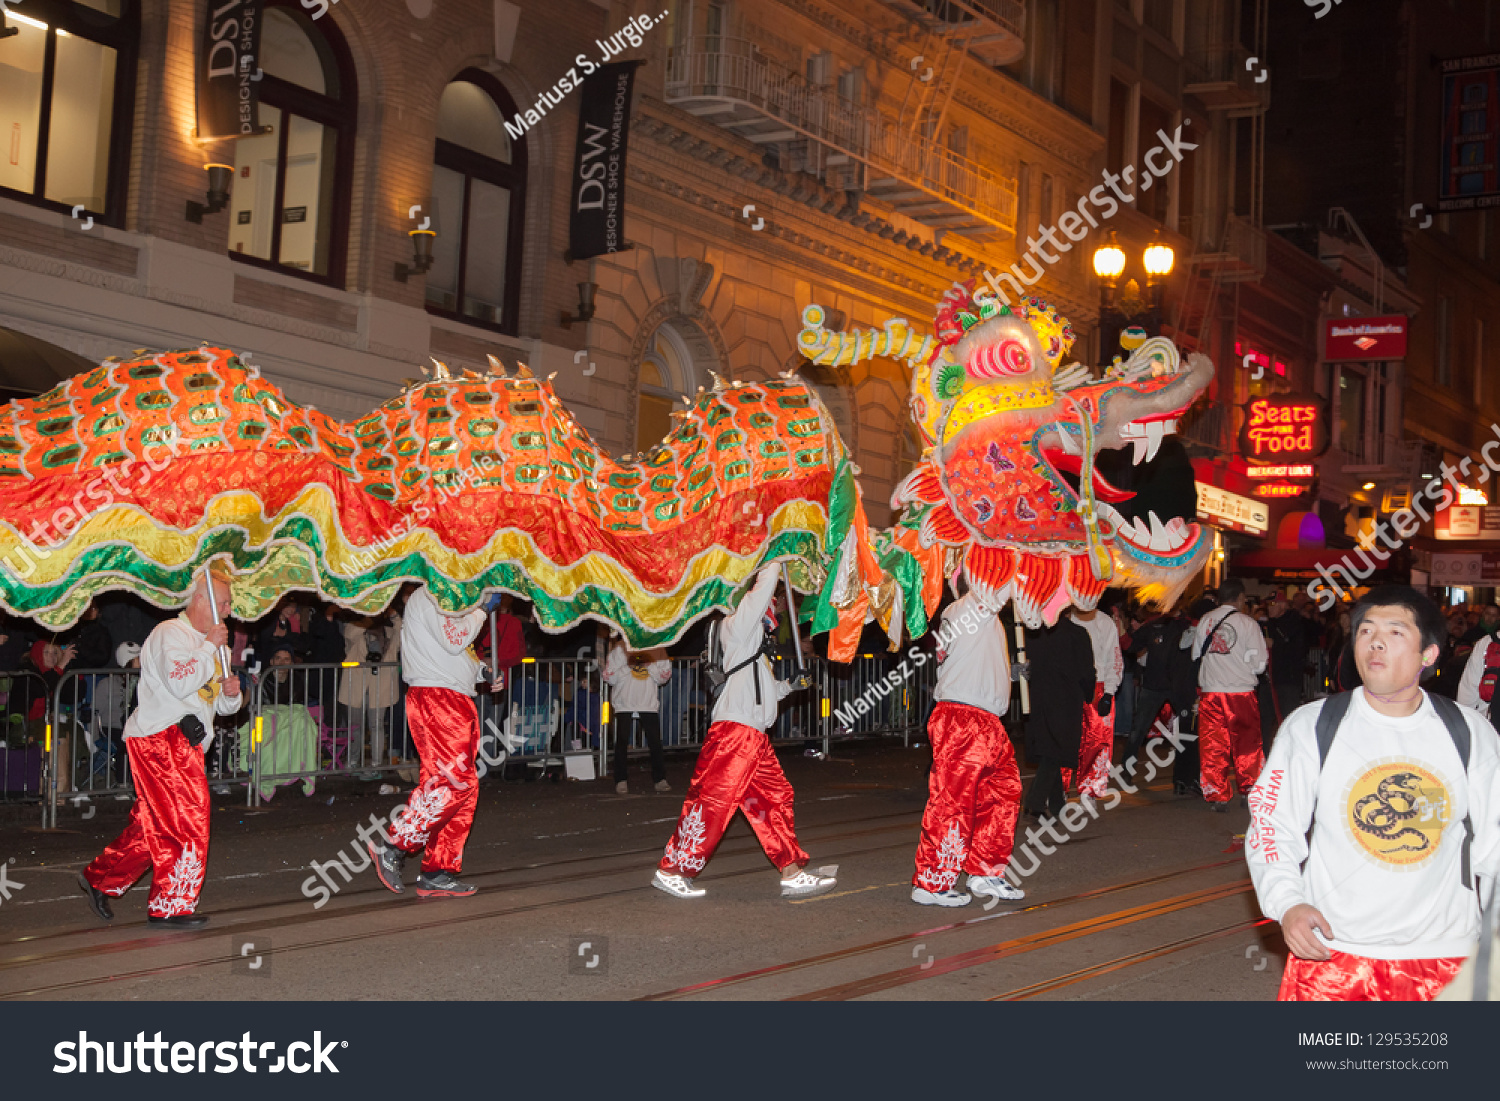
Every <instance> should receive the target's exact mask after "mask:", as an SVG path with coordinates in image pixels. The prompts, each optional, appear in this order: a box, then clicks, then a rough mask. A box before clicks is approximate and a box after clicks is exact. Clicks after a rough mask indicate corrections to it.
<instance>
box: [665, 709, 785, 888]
mask: <svg viewBox="0 0 1500 1101" xmlns="http://www.w3.org/2000/svg"><path fill="white" fill-rule="evenodd" d="M737 810H743V811H744V812H745V817H746V818H747V819H749V821H750V828H751V829H753V830H754V831H755V836H756V838H757V839H758V840H759V841H760V847H761V848H763V849H764V850H765V851H766V856H767V857H769V858H770V861H771V863H772V864H774V865H775V866H776V869H777V870H778V871H783V870H785V869H786V868H789V867H791V866H792V865H793V864H806V863H807V859H808V857H807V853H805V852H803V851H802V849H801V847H800V846H798V844H797V831H796V828H795V827H794V825H793V822H792V785H791V784H789V783H787V779H786V774H785V773H783V772H782V771H781V762H780V761H778V760H777V759H776V753H775V751H774V750H773V749H772V748H771V743H770V741H769V740H768V739H767V738H766V735H765V732H764V731H761V730H756V729H755V727H753V726H745V725H744V724H743V723H726V722H718V723H714V724H713V725H712V726H710V727H709V728H708V738H707V739H706V740H705V741H704V743H703V750H702V751H701V752H700V753H699V754H698V766H697V768H695V769H694V770H693V779H692V782H691V783H689V784H688V790H687V798H686V799H685V800H684V801H683V804H682V814H681V816H680V817H679V818H678V819H677V832H676V833H674V834H673V835H672V840H670V841H668V842H667V851H666V853H665V855H663V856H662V858H661V864H660V865H659V867H660V868H661V870H662V871H664V872H667V873H669V874H671V875H683V876H687V877H688V878H689V879H691V878H692V877H693V876H695V875H697V874H698V873H699V872H701V871H702V870H703V866H704V865H705V864H707V863H708V858H709V857H710V856H712V855H713V852H714V849H715V848H716V847H717V846H718V844H719V839H720V838H721V837H723V836H724V831H725V830H726V829H728V828H729V823H730V821H731V820H732V819H733V818H734V812H735V811H737Z"/></svg>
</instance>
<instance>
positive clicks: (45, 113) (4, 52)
mask: <svg viewBox="0 0 1500 1101" xmlns="http://www.w3.org/2000/svg"><path fill="white" fill-rule="evenodd" d="M139 19H140V17H139V12H138V10H137V7H136V5H135V3H134V2H133V0H90V2H88V3H73V2H70V0H28V2H27V4H26V8H25V11H24V12H20V11H16V10H14V8H12V10H10V12H9V17H8V21H7V26H8V27H9V28H10V30H11V32H12V33H11V34H10V35H9V36H7V37H5V38H0V195H5V196H6V197H7V198H13V199H21V200H22V201H27V202H32V203H35V204H37V205H39V206H47V207H51V208H53V209H56V210H64V211H72V210H73V209H74V208H76V207H78V206H82V207H83V210H84V211H86V212H88V213H89V214H90V215H92V216H95V217H97V218H99V219H100V220H101V221H107V222H113V223H115V224H118V223H119V217H120V212H121V211H122V209H123V207H124V202H125V185H126V175H127V172H128V168H129V160H130V155H129V138H130V125H129V120H130V117H131V113H132V109H133V101H134V91H133V89H134V83H135V52H136V42H137V40H138V38H139V36H140V22H139ZM81 214H82V212H80V216H81Z"/></svg>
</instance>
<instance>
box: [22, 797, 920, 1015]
mask: <svg viewBox="0 0 1500 1101" xmlns="http://www.w3.org/2000/svg"><path fill="white" fill-rule="evenodd" d="M887 828H892V827H887ZM867 832H879V831H867ZM825 840H827V839H825ZM906 845H907V843H906V842H904V841H902V842H899V843H896V844H891V845H880V846H877V847H875V848H872V849H856V850H854V851H851V852H841V853H833V854H831V855H832V857H833V858H837V859H845V858H848V857H856V856H864V855H866V854H868V853H877V852H885V851H886V850H889V849H898V848H905V847H906ZM622 870H628V869H622ZM764 873H765V868H764V867H754V868H747V869H744V870H742V871H738V872H726V873H724V874H723V875H715V876H712V877H710V881H711V882H716V881H720V880H725V879H738V878H739V877H741V876H747V875H763V874H764ZM526 886H530V884H527V885H526ZM653 889H654V888H653V887H652V886H651V884H649V883H646V884H641V885H639V886H635V887H621V888H618V889H616V890H612V891H600V892H597V893H595V894H591V895H578V896H575V897H572V898H561V899H550V900H546V901H542V902H532V903H527V904H524V905H520V906H511V907H507V908H505V909H501V910H486V911H483V912H480V913H468V914H463V915H459V916H455V917H450V918H440V919H437V920H434V921H425V922H418V923H416V924H412V925H400V926H396V927H393V928H388V929H371V930H367V931H365V932H361V933H348V934H345V935H343V936H337V937H327V938H324V939H323V940H316V941H306V942H303V943H300V944H288V945H282V946H278V947H277V949H276V954H277V955H278V956H283V955H290V954H291V953H293V952H301V951H306V950H308V949H312V948H327V947H331V946H334V945H342V944H352V943H355V942H358V941H362V940H370V939H373V938H375V937H385V936H399V935H402V934H406V933H417V932H423V931H425V930H429V929H442V928H448V927H451V926H455V925H467V924H471V923H473V922H476V921H487V920H489V919H491V918H500V917H509V916H511V915H513V914H524V913H530V912H533V911H536V910H545V909H548V908H550V907H562V906H572V905H576V904H578V903H583V902H596V901H598V900H600V899H605V898H616V897H618V896H620V895H629V894H637V893H640V892H643V891H650V890H653ZM376 909H380V910H384V911H385V912H387V913H389V912H390V908H389V907H378V908H376ZM342 912H343V913H346V914H347V913H351V912H352V911H351V910H344V911H342ZM302 923H303V922H288V923H287V924H302ZM261 927H271V928H274V927H275V926H274V925H271V924H270V923H263V924H262V925H261V926H250V925H246V926H236V927H235V928H236V930H237V931H244V930H247V929H250V928H261ZM168 943H177V944H183V943H188V942H187V941H186V940H185V939H184V938H183V937H182V936H181V935H178V936H167V937H160V938H152V939H150V940H149V941H145V942H141V941H134V942H127V943H125V944H121V945H100V946H97V948H98V949H101V950H102V951H95V950H78V951H75V952H70V953H69V954H68V955H67V956H66V957H62V958H88V957H92V956H97V955H102V954H107V953H108V952H110V951H123V950H128V949H129V948H130V947H131V946H139V947H141V948H149V947H157V946H159V945H161V944H168ZM200 943H201V941H200ZM60 955H61V954H60ZM239 958H240V957H239V956H238V955H234V954H230V955H226V956H213V957H210V958H208V959H199V960H188V961H184V962H183V963H175V964H163V965H161V966H159V967H148V968H143V969H140V970H137V971H126V972H122V973H119V974H113V975H103V976H98V977H94V978H85V979H72V980H69V981H67V982H61V983H52V984H50V985H47V986H38V987H32V988H30V989H27V990H12V991H3V992H0V1001H8V1000H12V999H16V998H26V997H32V996H35V995H38V994H50V993H55V992H57V991H62V990H73V989H77V988H79V987H84V986H100V985H103V984H105V983H112V982H121V981H125V980H128V979H140V978H149V977H152V976H156V975H167V974H171V973H173V972H177V971H191V970H194V969H197V968H201V967H211V966H215V965H218V964H225V963H233V962H235V961H236V960H238V959H239ZM32 962H36V963H41V962H50V959H49V958H48V957H39V958H37V959H35V960H33V961H32Z"/></svg>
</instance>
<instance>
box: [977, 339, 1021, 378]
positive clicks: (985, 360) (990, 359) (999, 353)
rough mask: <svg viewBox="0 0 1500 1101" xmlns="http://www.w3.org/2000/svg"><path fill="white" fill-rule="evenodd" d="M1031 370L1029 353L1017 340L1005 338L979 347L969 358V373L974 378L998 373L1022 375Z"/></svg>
mask: <svg viewBox="0 0 1500 1101" xmlns="http://www.w3.org/2000/svg"><path fill="white" fill-rule="evenodd" d="M1030 370H1031V353H1030V352H1028V351H1027V350H1026V345H1025V344H1023V343H1021V342H1020V341H1019V340H1005V341H1001V342H1000V343H999V344H991V345H988V346H986V347H983V348H980V349H979V350H978V351H977V352H975V353H974V355H973V356H972V357H971V358H970V360H969V374H971V375H973V376H974V377H975V378H995V377H997V376H999V375H1024V374H1026V373H1027V372H1028V371H1030Z"/></svg>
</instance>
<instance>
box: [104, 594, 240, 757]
mask: <svg viewBox="0 0 1500 1101" xmlns="http://www.w3.org/2000/svg"><path fill="white" fill-rule="evenodd" d="M214 653H215V647H214V645H213V643H211V642H209V641H208V636H207V635H205V634H203V633H202V632H200V631H199V630H198V629H197V628H196V627H194V626H193V625H192V624H191V623H189V622H188V618H187V616H186V615H180V616H178V617H177V618H176V619H169V620H167V621H166V622H165V623H160V624H158V625H157V626H156V629H155V630H153V631H152V632H151V634H150V636H149V637H148V638H147V639H146V645H145V646H143V647H141V680H140V687H139V689H138V695H137V696H136V699H137V701H138V703H137V705H136V709H135V710H134V711H132V712H131V713H130V717H129V718H127V719H126V720H125V732H124V736H125V737H127V738H149V737H150V736H151V735H153V734H160V733H161V732H162V731H163V730H165V729H167V727H169V726H174V725H176V724H177V723H179V722H181V721H182V720H183V719H185V718H186V717H187V716H189V715H197V716H198V718H199V720H200V721H201V722H202V723H203V728H204V729H205V730H207V731H208V737H207V738H206V739H205V740H204V741H203V743H202V748H203V752H204V753H207V752H208V747H209V746H211V745H213V740H214V715H215V714H216V713H217V714H220V715H233V714H234V713H235V712H236V711H238V710H239V709H240V707H241V706H242V705H243V703H244V700H243V699H242V696H241V695H235V696H225V695H224V694H223V693H222V692H219V691H218V690H217V684H215V682H216V681H217V680H218V676H219V669H218V665H217V663H216V662H215V661H214Z"/></svg>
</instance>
